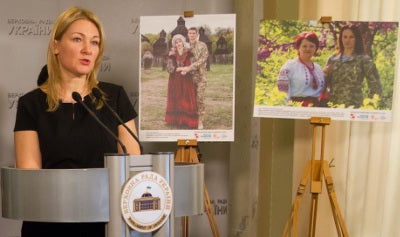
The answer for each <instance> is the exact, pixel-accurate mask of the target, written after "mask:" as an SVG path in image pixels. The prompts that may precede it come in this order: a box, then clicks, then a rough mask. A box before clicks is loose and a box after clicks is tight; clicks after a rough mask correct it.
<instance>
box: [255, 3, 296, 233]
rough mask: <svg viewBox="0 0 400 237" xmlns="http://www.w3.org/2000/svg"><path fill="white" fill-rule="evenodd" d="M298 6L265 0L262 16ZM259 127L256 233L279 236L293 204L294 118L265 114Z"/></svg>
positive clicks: (290, 13)
mask: <svg viewBox="0 0 400 237" xmlns="http://www.w3.org/2000/svg"><path fill="white" fill-rule="evenodd" d="M273 7H275V8H273ZM298 10H299V4H298V2H295V1H293V0H264V18H265V19H298V17H299V16H298ZM260 127H261V129H260V167H261V169H262V170H263V171H264V172H260V176H259V178H260V186H259V192H260V196H259V201H260V211H259V226H258V235H257V236H259V237H261V236H263V237H265V236H270V237H272V236H281V235H282V233H283V229H284V225H285V222H286V220H287V218H288V216H289V214H290V209H291V205H292V189H291V187H292V185H293V183H292V180H293V143H294V138H293V137H294V120H292V119H267V118H264V119H261V125H260Z"/></svg>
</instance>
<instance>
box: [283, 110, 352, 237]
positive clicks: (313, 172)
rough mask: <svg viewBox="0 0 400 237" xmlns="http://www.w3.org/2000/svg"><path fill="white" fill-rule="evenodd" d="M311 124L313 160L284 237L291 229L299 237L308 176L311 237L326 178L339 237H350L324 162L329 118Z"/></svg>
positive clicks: (308, 164) (305, 174) (307, 170)
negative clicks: (318, 145)
mask: <svg viewBox="0 0 400 237" xmlns="http://www.w3.org/2000/svg"><path fill="white" fill-rule="evenodd" d="M311 123H312V124H314V128H313V142H312V158H311V160H310V161H309V162H308V163H307V167H306V170H305V171H304V174H303V176H302V179H301V182H300V185H299V187H298V191H297V196H296V199H295V201H294V203H293V206H292V210H291V211H292V212H291V215H290V218H289V220H288V221H287V222H286V225H285V229H284V232H283V235H282V237H289V236H290V229H291V227H292V234H293V237H297V211H298V206H299V205H300V199H301V197H302V195H303V193H304V189H305V187H306V185H307V182H308V175H310V176H311V187H310V192H311V209H310V220H309V221H310V222H309V237H314V236H315V233H316V231H315V229H316V225H317V212H318V196H319V194H320V193H321V192H322V184H323V182H322V181H323V179H322V177H323V176H324V177H325V183H326V188H327V191H328V194H329V200H330V204H331V208H332V213H333V217H334V220H335V225H336V230H337V232H338V236H339V237H348V236H349V235H348V232H347V229H346V225H345V222H344V219H343V216H342V213H341V212H340V209H339V204H338V202H337V198H336V193H335V190H334V188H333V180H332V177H331V174H330V171H329V166H328V163H327V162H326V161H324V145H325V125H327V124H329V123H330V119H329V118H315V117H314V118H311ZM317 126H322V137H321V156H320V160H315V144H316V142H315V140H316V128H317Z"/></svg>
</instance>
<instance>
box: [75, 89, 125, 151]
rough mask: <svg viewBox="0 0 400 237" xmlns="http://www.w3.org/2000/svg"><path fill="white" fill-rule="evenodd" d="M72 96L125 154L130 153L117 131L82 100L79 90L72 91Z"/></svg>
mask: <svg viewBox="0 0 400 237" xmlns="http://www.w3.org/2000/svg"><path fill="white" fill-rule="evenodd" d="M72 98H73V99H74V100H75V101H76V102H78V103H79V104H80V105H82V106H83V108H85V110H86V111H87V112H89V114H90V115H91V116H92V117H93V118H94V119H95V120H96V121H97V123H98V124H100V125H101V126H102V127H103V128H104V129H105V130H106V131H107V132H108V133H109V134H110V135H111V136H112V137H113V138H114V139H115V140H116V141H117V142H118V144H119V145H120V147H121V149H122V151H123V152H124V154H128V152H127V150H126V147H125V145H124V144H123V143H122V142H121V140H120V139H119V138H118V136H117V135H115V133H113V132H112V131H111V130H110V129H109V128H108V127H107V126H106V125H105V124H104V123H103V122H102V121H101V120H100V119H99V117H97V115H96V114H95V113H94V112H93V111H92V110H91V109H89V107H88V106H87V105H86V104H85V103H84V102H83V101H82V97H81V95H80V94H79V93H78V92H72Z"/></svg>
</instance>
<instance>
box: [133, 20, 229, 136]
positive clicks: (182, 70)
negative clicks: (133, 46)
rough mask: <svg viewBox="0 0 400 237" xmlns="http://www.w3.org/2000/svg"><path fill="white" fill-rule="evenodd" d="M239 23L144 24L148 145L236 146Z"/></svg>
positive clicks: (142, 120) (143, 103) (142, 121)
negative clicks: (209, 143) (180, 141)
mask: <svg viewBox="0 0 400 237" xmlns="http://www.w3.org/2000/svg"><path fill="white" fill-rule="evenodd" d="M235 20H236V18H235V15H234V14H215V15H193V16H190V17H184V16H142V17H141V18H140V35H141V43H140V50H141V53H140V78H139V91H140V93H139V94H140V99H139V111H140V112H139V134H140V137H141V140H142V141H176V140H177V139H196V140H198V141H233V139H234V135H233V132H234V120H233V118H234V104H235V103H234V94H235V93H234V89H235V88H234V65H235V58H234V55H235V25H236V23H235Z"/></svg>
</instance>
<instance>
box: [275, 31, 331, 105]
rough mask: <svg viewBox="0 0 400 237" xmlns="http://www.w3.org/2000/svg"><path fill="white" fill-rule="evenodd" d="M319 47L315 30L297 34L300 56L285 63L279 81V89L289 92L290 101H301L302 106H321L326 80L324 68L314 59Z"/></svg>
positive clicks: (296, 43)
mask: <svg viewBox="0 0 400 237" xmlns="http://www.w3.org/2000/svg"><path fill="white" fill-rule="evenodd" d="M318 47H319V40H318V37H317V35H316V34H315V33H314V32H303V33H300V34H299V35H297V37H296V41H295V48H296V49H297V52H298V57H297V58H294V59H291V60H289V61H288V62H286V63H285V64H284V65H283V67H282V68H281V70H280V72H279V76H278V81H277V86H278V89H279V90H280V91H282V92H286V93H287V99H288V100H289V101H293V102H301V105H302V106H314V107H315V106H319V96H320V95H321V92H322V90H323V88H324V86H325V81H324V74H323V71H322V68H321V67H320V66H319V65H318V64H316V63H314V62H313V61H312V57H313V56H314V55H315V53H316V51H317V49H318Z"/></svg>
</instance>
